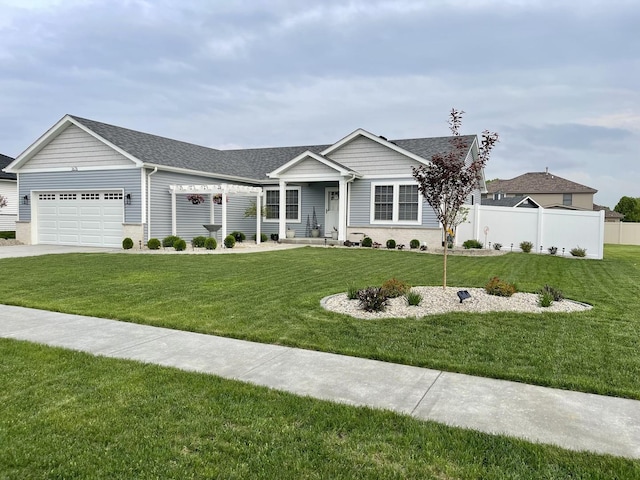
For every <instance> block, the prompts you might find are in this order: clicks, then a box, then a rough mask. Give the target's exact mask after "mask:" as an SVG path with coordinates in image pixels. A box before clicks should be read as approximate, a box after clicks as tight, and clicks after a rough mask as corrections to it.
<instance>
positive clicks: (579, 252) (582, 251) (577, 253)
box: [569, 247, 587, 257]
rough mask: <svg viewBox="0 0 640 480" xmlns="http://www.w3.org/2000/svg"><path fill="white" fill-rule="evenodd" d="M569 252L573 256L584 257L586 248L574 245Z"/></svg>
mask: <svg viewBox="0 0 640 480" xmlns="http://www.w3.org/2000/svg"><path fill="white" fill-rule="evenodd" d="M569 253H570V254H571V255H573V256H574V257H586V256H587V249H586V248H580V247H575V248H572V249H571V250H569Z"/></svg>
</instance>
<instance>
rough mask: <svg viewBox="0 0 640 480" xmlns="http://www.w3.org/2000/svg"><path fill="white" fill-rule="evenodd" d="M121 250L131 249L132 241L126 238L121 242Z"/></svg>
mask: <svg viewBox="0 0 640 480" xmlns="http://www.w3.org/2000/svg"><path fill="white" fill-rule="evenodd" d="M122 248H124V249H125V250H130V249H132V248H133V240H131V239H130V238H129V237H127V238H125V239H124V240H122Z"/></svg>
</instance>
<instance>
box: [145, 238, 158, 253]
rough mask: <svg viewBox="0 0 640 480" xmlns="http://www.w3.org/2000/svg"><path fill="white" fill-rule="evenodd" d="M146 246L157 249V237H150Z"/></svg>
mask: <svg viewBox="0 0 640 480" xmlns="http://www.w3.org/2000/svg"><path fill="white" fill-rule="evenodd" d="M147 248H148V249H149V250H158V249H159V248H160V240H158V239H157V238H150V239H149V241H148V242H147Z"/></svg>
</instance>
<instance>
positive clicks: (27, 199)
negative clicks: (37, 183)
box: [22, 195, 29, 205]
mask: <svg viewBox="0 0 640 480" xmlns="http://www.w3.org/2000/svg"><path fill="white" fill-rule="evenodd" d="M22 204H23V205H29V195H25V196H24V197H22Z"/></svg>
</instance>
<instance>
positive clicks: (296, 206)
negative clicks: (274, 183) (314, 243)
mask: <svg viewBox="0 0 640 480" xmlns="http://www.w3.org/2000/svg"><path fill="white" fill-rule="evenodd" d="M285 196H286V200H285V201H286V206H285V212H286V219H287V221H288V222H300V187H287V191H286V194H285ZM264 206H265V211H266V216H265V220H266V221H274V222H275V221H277V220H279V219H280V190H279V189H277V188H275V189H265V199H264Z"/></svg>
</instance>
